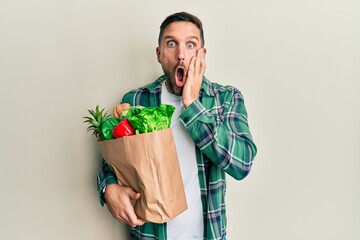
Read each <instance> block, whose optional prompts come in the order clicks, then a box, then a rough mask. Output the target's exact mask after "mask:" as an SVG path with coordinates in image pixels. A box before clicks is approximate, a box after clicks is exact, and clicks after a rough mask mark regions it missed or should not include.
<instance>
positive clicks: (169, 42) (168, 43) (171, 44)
mask: <svg viewBox="0 0 360 240" xmlns="http://www.w3.org/2000/svg"><path fill="white" fill-rule="evenodd" d="M175 45H176V44H175V42H174V41H168V42H167V46H168V47H171V48H172V47H175Z"/></svg>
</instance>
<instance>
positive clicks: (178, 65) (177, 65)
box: [174, 62, 186, 69]
mask: <svg viewBox="0 0 360 240" xmlns="http://www.w3.org/2000/svg"><path fill="white" fill-rule="evenodd" d="M178 67H183V68H185V64H184V62H178V63H177V64H176V65H175V67H174V69H176V68H178ZM185 69H186V68H185Z"/></svg>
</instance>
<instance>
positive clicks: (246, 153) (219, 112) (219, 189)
mask: <svg viewBox="0 0 360 240" xmlns="http://www.w3.org/2000/svg"><path fill="white" fill-rule="evenodd" d="M164 80H165V76H161V77H159V78H158V79H157V80H156V81H155V82H153V83H151V84H148V85H146V86H144V87H141V88H139V89H136V90H132V91H130V92H129V93H127V94H125V96H124V97H123V100H122V102H127V103H130V105H133V106H135V105H142V106H158V105H159V104H160V103H161V99H160V98H161V97H160V96H161V86H162V82H163V81H164ZM179 118H180V121H181V122H182V123H183V124H184V126H185V127H186V129H187V130H188V131H189V133H190V135H191V137H192V139H193V140H194V142H195V145H196V157H197V166H198V173H199V182H200V189H201V201H202V206H203V217H204V239H207V240H215V239H216V240H220V239H223V237H224V236H225V233H226V209H225V192H226V180H225V173H227V174H229V175H230V176H232V177H233V178H235V179H237V180H241V179H243V178H244V177H246V176H247V174H248V173H249V171H250V169H251V166H252V162H253V159H254V157H255V155H256V152H257V149H256V146H255V144H254V142H253V140H252V136H251V133H250V130H249V126H248V120H247V112H246V109H245V105H244V99H243V96H242V94H241V92H240V91H239V90H238V89H236V88H234V87H232V86H222V85H220V84H217V83H212V82H210V81H209V80H207V79H206V78H205V77H204V78H203V82H202V86H201V90H200V95H199V98H198V100H196V101H195V102H194V103H192V104H191V105H190V106H188V107H187V108H186V109H185V110H184V111H183V112H182V113H181V115H180V116H179ZM112 183H117V180H116V176H115V175H114V173H113V171H112V169H111V167H110V166H109V165H108V164H106V163H105V161H103V164H102V166H101V169H100V172H99V174H98V177H97V184H98V191H99V198H100V203H101V205H102V206H103V205H104V204H105V199H104V197H103V194H102V189H103V188H104V187H105V186H106V185H108V184H112ZM130 236H131V239H142V240H153V239H158V240H166V236H167V234H166V223H164V224H154V223H145V224H144V225H143V226H138V227H135V228H130Z"/></svg>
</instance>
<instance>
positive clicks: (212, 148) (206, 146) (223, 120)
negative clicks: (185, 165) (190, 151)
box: [180, 98, 257, 179]
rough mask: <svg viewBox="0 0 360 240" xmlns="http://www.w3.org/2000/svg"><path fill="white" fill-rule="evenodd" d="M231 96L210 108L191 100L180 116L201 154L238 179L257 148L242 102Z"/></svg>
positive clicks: (247, 169)
mask: <svg viewBox="0 0 360 240" xmlns="http://www.w3.org/2000/svg"><path fill="white" fill-rule="evenodd" d="M234 99H235V100H234V101H232V102H231V103H230V104H223V105H222V107H221V108H218V109H216V110H213V111H209V110H208V109H206V108H205V107H204V106H203V105H202V104H201V103H200V102H199V101H195V102H194V103H193V104H192V105H190V106H189V107H188V108H187V109H185V111H184V112H183V113H182V114H181V115H180V119H181V120H182V122H183V124H184V126H185V127H186V128H187V129H188V131H189V133H190V135H191V137H192V138H193V140H194V142H195V144H196V145H197V146H198V147H199V148H200V150H201V152H202V153H203V154H204V155H206V156H207V157H208V158H209V159H210V160H211V161H212V162H213V163H214V164H216V165H217V166H219V167H221V168H223V169H224V170H225V171H226V172H227V173H228V174H230V175H231V176H232V177H234V178H235V179H242V178H244V177H245V176H246V175H247V174H248V173H249V171H250V169H251V166H252V162H253V159H254V157H255V155H256V151H257V149H256V146H255V144H254V142H253V140H252V137H251V134H250V130H249V127H248V124H247V113H246V110H245V107H244V104H243V102H242V101H240V99H238V98H234ZM239 101H240V102H239Z"/></svg>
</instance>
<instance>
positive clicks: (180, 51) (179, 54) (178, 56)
mask: <svg viewBox="0 0 360 240" xmlns="http://www.w3.org/2000/svg"><path fill="white" fill-rule="evenodd" d="M176 60H177V61H184V60H185V49H184V47H183V46H181V45H179V46H178V49H177V54H176Z"/></svg>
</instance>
